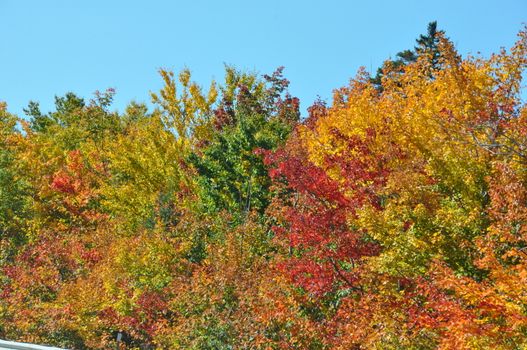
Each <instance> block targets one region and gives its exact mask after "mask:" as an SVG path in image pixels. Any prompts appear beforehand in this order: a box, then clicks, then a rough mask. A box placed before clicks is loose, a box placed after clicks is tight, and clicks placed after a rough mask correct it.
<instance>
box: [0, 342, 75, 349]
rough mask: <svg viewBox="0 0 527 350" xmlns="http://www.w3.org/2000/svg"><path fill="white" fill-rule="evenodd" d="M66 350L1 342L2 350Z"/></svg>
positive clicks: (0, 347)
mask: <svg viewBox="0 0 527 350" xmlns="http://www.w3.org/2000/svg"><path fill="white" fill-rule="evenodd" d="M4 349H9V350H65V349H60V348H54V347H52V346H42V345H35V344H29V343H17V342H14V341H7V340H0V350H4Z"/></svg>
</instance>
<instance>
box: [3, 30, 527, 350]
mask: <svg viewBox="0 0 527 350" xmlns="http://www.w3.org/2000/svg"><path fill="white" fill-rule="evenodd" d="M526 67H527V30H523V31H521V32H520V33H519V35H518V41H517V42H516V44H515V45H514V46H513V47H512V48H511V49H510V50H508V51H506V50H502V51H501V52H499V53H496V54H494V55H492V56H491V57H489V58H474V57H468V58H463V57H461V55H459V53H458V52H457V51H456V49H455V48H454V45H453V44H452V42H451V41H450V40H449V39H448V38H447V37H446V35H445V32H444V31H442V30H438V27H437V23H436V22H431V23H430V24H429V25H428V28H427V32H426V34H423V35H420V36H419V37H418V39H417V40H416V46H415V47H414V48H413V49H410V50H405V51H401V52H400V53H398V54H397V55H396V57H395V59H389V60H387V61H386V62H385V63H384V64H383V66H382V67H381V68H379V70H378V71H377V73H376V75H375V76H371V75H370V74H368V73H367V72H366V71H365V70H363V69H361V70H359V72H358V73H357V75H356V77H355V78H354V79H352V80H351V81H350V84H349V85H348V86H345V87H342V88H339V89H336V90H335V91H334V95H333V101H332V103H331V105H328V104H326V103H325V102H323V101H316V102H315V103H314V104H313V105H312V106H311V107H309V108H308V115H307V116H306V117H305V118H302V117H301V114H300V111H299V105H300V101H299V99H298V98H296V97H294V96H291V95H290V94H289V92H288V85H289V81H288V80H287V79H286V78H285V77H284V75H283V68H282V67H280V68H278V69H277V70H276V71H275V72H273V73H272V74H269V75H262V76H260V75H256V74H251V73H246V72H243V71H239V70H237V69H236V68H235V67H232V66H226V67H225V78H224V81H222V82H220V83H217V82H212V83H211V84H210V86H208V87H207V88H203V87H201V86H199V85H198V84H197V83H196V82H194V81H193V80H192V75H191V72H190V71H189V70H187V69H185V70H182V71H181V72H180V73H179V74H174V73H173V72H171V71H168V70H160V75H161V78H162V79H163V83H164V85H163V87H162V88H161V90H160V91H158V92H155V93H152V94H151V97H152V102H153V103H154V105H155V108H154V109H152V110H150V109H148V108H147V107H146V106H145V105H144V104H138V103H135V102H132V103H130V104H129V105H128V107H127V108H126V109H125V110H124V111H122V112H118V111H111V110H110V107H111V105H112V100H113V97H114V94H115V92H114V91H113V90H111V89H110V90H107V91H105V92H97V93H96V94H95V96H94V97H93V98H92V99H91V100H85V99H83V98H81V97H79V96H77V95H75V94H73V93H67V94H65V95H64V96H61V97H56V100H55V109H54V111H51V112H49V113H43V112H42V111H41V110H40V107H39V105H38V103H35V102H30V103H29V105H28V107H27V108H26V109H25V110H24V112H25V113H26V115H27V116H28V119H23V118H19V117H17V116H15V115H13V114H11V113H9V112H8V110H7V105H6V103H0V135H1V137H0V338H5V339H9V340H16V341H25V342H32V343H40V344H49V345H54V346H60V347H65V348H70V349H113V348H119V349H196V350H198V349H211V350H212V349H220V350H221V349H225V350H228V349H313V350H315V349H321V350H322V349H343V350H344V349H357V350H359V349H416V350H417V349H423V350H425V349H456V350H457V349H489V348H492V349H504V350H505V349H511V350H512V349H524V348H525V347H527V288H526V287H525V286H526V285H527V167H526V165H527V108H526V106H525V103H524V102H523V101H522V98H521V96H522V85H521V83H522V75H523V74H525V69H526ZM118 334H119V338H120V341H119V342H118V341H117V335H118Z"/></svg>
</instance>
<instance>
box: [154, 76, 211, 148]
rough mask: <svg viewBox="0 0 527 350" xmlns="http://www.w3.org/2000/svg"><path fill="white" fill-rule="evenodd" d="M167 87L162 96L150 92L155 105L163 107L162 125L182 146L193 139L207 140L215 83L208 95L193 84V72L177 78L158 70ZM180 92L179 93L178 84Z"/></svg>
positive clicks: (163, 89)
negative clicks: (171, 132) (172, 133)
mask: <svg viewBox="0 0 527 350" xmlns="http://www.w3.org/2000/svg"><path fill="white" fill-rule="evenodd" d="M159 73H160V75H161V77H162V79H163V81H164V83H165V86H164V87H163V88H162V89H161V90H160V91H159V93H151V97H152V102H153V103H155V104H157V105H158V106H159V107H161V111H162V117H163V122H164V123H165V125H166V127H167V128H169V129H170V130H171V131H173V132H174V134H175V135H176V137H177V138H178V139H180V140H181V141H182V142H183V143H188V142H189V141H190V138H191V136H193V135H194V134H195V133H196V132H197V133H198V134H199V135H194V136H195V138H197V139H202V138H205V137H206V136H208V135H209V133H210V130H209V129H210V125H209V124H210V118H211V116H212V110H213V105H214V103H215V102H216V99H217V96H218V92H217V88H216V84H215V83H214V82H212V83H211V85H210V87H209V90H208V92H206V93H204V92H202V89H201V87H200V86H199V85H198V84H197V83H195V82H192V81H191V73H190V71H189V70H188V69H184V70H182V71H181V72H180V73H179V76H178V79H177V80H176V79H175V78H174V73H173V72H171V71H167V70H165V69H160V71H159ZM177 82H179V84H180V85H181V87H180V88H181V91H179V90H178V86H177V85H178V84H177Z"/></svg>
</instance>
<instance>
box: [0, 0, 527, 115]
mask: <svg viewBox="0 0 527 350" xmlns="http://www.w3.org/2000/svg"><path fill="white" fill-rule="evenodd" d="M432 20H437V21H438V24H439V27H440V29H444V30H446V32H447V35H448V36H449V37H450V38H451V39H452V40H453V41H454V43H455V44H456V46H457V48H458V49H459V51H460V52H461V53H463V54H466V53H472V54H477V53H478V52H481V54H482V55H485V56H487V55H488V54H490V53H492V52H496V51H497V50H499V48H500V47H503V46H504V47H510V46H511V45H512V44H513V43H514V41H515V40H516V34H517V33H518V31H519V30H520V29H521V28H522V23H523V24H525V22H527V0H500V1H488V0H483V1H463V0H457V1H451V0H446V1H433V2H432V1H404V0H400V1H388V0H385V1H367V0H362V1H355V0H348V1H344V0H340V1H337V0H324V1H310V0H303V1H297V0H294V1H287V0H281V1H278V0H266V1H249V0H245V1H242V0H222V1H220V0H215V1H213V0H192V1H179V0H174V1H169V0H143V1H134V0H126V1H125V0H85V1H81V0H78V1H72V0H46V1H43V0H32V1H31V0H0V50H1V51H0V100H4V101H7V103H8V106H9V110H10V111H11V112H14V113H17V114H19V115H20V116H22V114H23V113H22V108H24V107H25V106H26V105H27V103H28V101H29V100H35V101H39V102H40V103H41V106H42V109H43V110H44V111H47V110H49V109H51V108H52V106H53V99H54V96H55V95H62V94H64V93H65V92H68V91H73V92H75V93H77V94H79V95H81V96H84V97H87V98H90V97H91V96H92V93H93V92H94V91H95V90H104V89H106V88H109V87H112V88H115V89H116V90H117V95H116V99H115V104H114V107H115V108H117V109H119V110H122V109H123V108H124V107H125V106H126V104H127V103H128V102H129V101H131V100H136V101H138V102H148V101H149V91H155V90H157V89H159V88H160V87H161V79H160V78H159V76H158V73H157V70H158V69H159V68H160V67H165V68H169V69H173V70H176V71H177V70H180V69H181V68H183V67H188V68H190V69H191V70H192V72H193V75H194V77H195V79H196V80H197V81H198V82H200V83H201V84H202V85H208V83H209V82H210V80H211V79H216V80H221V79H222V77H223V65H224V63H228V64H233V65H235V66H236V67H238V68H240V69H244V70H249V71H256V72H260V73H270V72H272V71H273V70H274V69H275V68H276V67H278V66H282V65H283V66H285V75H286V77H287V78H288V79H289V80H290V81H291V86H290V90H291V93H292V94H293V95H295V96H298V97H300V99H301V102H302V109H303V110H305V108H306V107H308V106H309V105H310V104H311V103H312V102H313V100H314V99H315V98H316V97H317V95H319V96H321V97H322V98H323V99H326V100H328V101H329V100H330V97H331V92H332V90H333V89H335V88H338V87H341V86H343V85H345V84H347V82H348V80H349V78H350V77H352V76H353V75H354V74H355V72H356V71H357V69H358V68H359V67H360V66H365V67H366V68H367V69H368V70H370V69H372V70H375V69H376V68H377V67H378V66H379V65H380V64H381V63H382V61H383V60H385V59H386V58H388V57H390V56H392V57H393V56H394V55H395V54H396V53H397V52H398V51H401V50H403V49H407V48H411V47H413V45H414V40H415V38H416V37H417V36H418V35H419V34H421V33H424V32H425V31H426V25H427V23H428V22H430V21H432Z"/></svg>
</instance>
